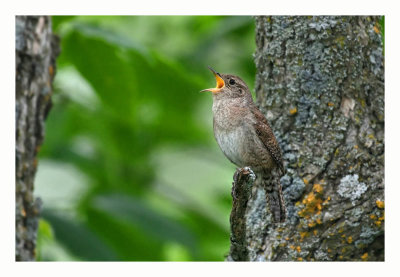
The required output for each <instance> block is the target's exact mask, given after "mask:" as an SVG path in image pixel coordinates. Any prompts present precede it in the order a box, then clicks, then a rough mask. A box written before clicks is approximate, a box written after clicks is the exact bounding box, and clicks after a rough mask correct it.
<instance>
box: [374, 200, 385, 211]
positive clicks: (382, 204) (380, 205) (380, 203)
mask: <svg viewBox="0 0 400 277" xmlns="http://www.w3.org/2000/svg"><path fill="white" fill-rule="evenodd" d="M375 203H376V206H377V207H378V208H379V209H383V208H385V201H381V200H376V202H375Z"/></svg>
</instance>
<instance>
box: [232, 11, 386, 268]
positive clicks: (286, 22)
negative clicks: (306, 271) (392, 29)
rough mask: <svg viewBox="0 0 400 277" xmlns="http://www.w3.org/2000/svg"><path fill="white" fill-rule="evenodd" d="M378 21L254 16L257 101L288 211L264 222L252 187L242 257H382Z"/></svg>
mask: <svg viewBox="0 0 400 277" xmlns="http://www.w3.org/2000/svg"><path fill="white" fill-rule="evenodd" d="M379 20H380V17H331V16H321V17H311V16H309V17H286V16H272V17H257V18H256V33H257V36H256V44H257V50H256V54H255V63H256V67H257V76H256V95H257V103H258V105H259V107H260V109H261V110H262V111H263V112H264V114H265V115H266V117H267V119H268V120H269V122H270V123H271V125H272V128H273V130H274V133H275V135H276V137H277V139H278V141H279V144H280V146H281V148H282V151H283V155H284V160H285V165H286V169H287V172H286V175H285V176H283V177H282V179H281V183H282V186H283V190H284V196H285V201H286V206H287V210H288V217H287V221H286V222H285V223H284V224H275V225H273V224H271V215H270V214H269V211H268V210H267V207H266V200H265V194H264V191H263V189H261V188H253V192H252V195H253V196H252V198H251V199H250V200H249V202H248V206H247V210H246V225H247V227H246V238H247V253H248V257H247V259H248V260H251V261H265V260H268V261H292V260H297V261H310V260H311V261H314V260H315V261H332V260H339V261H340V260H343V261H344V260H346V261H349V260H356V261H360V260H371V261H383V260H384V61H383V49H382V38H381V32H380V25H379ZM231 249H232V248H231ZM233 256H234V255H232V253H231V255H230V257H233Z"/></svg>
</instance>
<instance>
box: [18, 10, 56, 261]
mask: <svg viewBox="0 0 400 277" xmlns="http://www.w3.org/2000/svg"><path fill="white" fill-rule="evenodd" d="M15 24H16V25H15V27H16V33H15V38H16V41H15V55H16V61H15V66H16V95H15V105H16V106H15V116H16V118H15V119H16V126H15V127H16V134H15V135H16V144H15V156H16V172H15V178H16V187H15V189H16V191H15V192H16V194H15V208H16V209H15V238H16V244H15V259H16V260H17V261H31V260H34V259H35V245H36V235H37V228H38V220H39V213H40V208H41V201H40V199H39V198H35V197H34V196H33V188H34V185H33V181H34V177H35V172H36V167H37V158H36V156H37V152H38V151H39V147H40V145H41V144H42V142H43V137H44V120H45V118H46V116H47V114H48V112H49V109H50V107H51V93H52V85H51V84H52V80H53V77H54V73H55V58H56V56H57V55H58V52H59V48H58V47H59V46H58V40H57V39H56V37H55V36H53V35H52V32H51V21H50V18H49V17H46V16H17V17H16V18H15Z"/></svg>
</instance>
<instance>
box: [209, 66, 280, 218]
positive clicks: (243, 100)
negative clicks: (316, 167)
mask: <svg viewBox="0 0 400 277" xmlns="http://www.w3.org/2000/svg"><path fill="white" fill-rule="evenodd" d="M209 68H210V67H209ZM210 70H211V71H212V72H213V74H214V76H215V79H216V80H217V87H216V88H210V89H204V90H202V91H210V92H212V96H213V106H212V110H213V123H214V136H215V139H216V140H217V142H218V144H219V147H220V148H221V150H222V152H223V153H224V154H225V156H226V157H227V158H228V159H229V160H230V161H231V162H232V163H233V164H235V165H237V166H239V167H245V166H249V167H250V168H251V169H252V170H253V171H254V173H255V174H256V185H261V186H262V187H263V188H264V189H265V192H266V195H267V200H268V203H269V208H270V211H271V213H272V218H273V220H274V221H275V222H283V221H285V218H286V208H285V203H284V201H283V195H282V187H281V185H280V177H281V176H282V175H283V174H284V173H285V169H284V166H283V161H282V153H281V149H280V148H279V145H278V142H277V140H276V138H275V136H274V133H273V132H272V129H271V127H270V125H269V123H268V121H267V119H266V118H265V117H264V115H263V114H262V113H261V112H260V110H259V109H258V108H257V106H256V105H255V103H254V102H253V98H252V96H251V93H250V90H249V88H248V87H247V85H246V83H245V82H244V81H243V80H242V79H240V78H239V77H237V76H234V75H230V74H219V73H217V72H215V71H214V70H213V69H212V68H210Z"/></svg>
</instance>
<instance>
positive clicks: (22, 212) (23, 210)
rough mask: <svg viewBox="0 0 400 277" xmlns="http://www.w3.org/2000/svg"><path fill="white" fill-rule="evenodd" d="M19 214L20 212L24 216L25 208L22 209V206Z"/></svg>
mask: <svg viewBox="0 0 400 277" xmlns="http://www.w3.org/2000/svg"><path fill="white" fill-rule="evenodd" d="M21 214H22V216H23V217H26V211H25V209H24V208H22V210H21Z"/></svg>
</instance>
